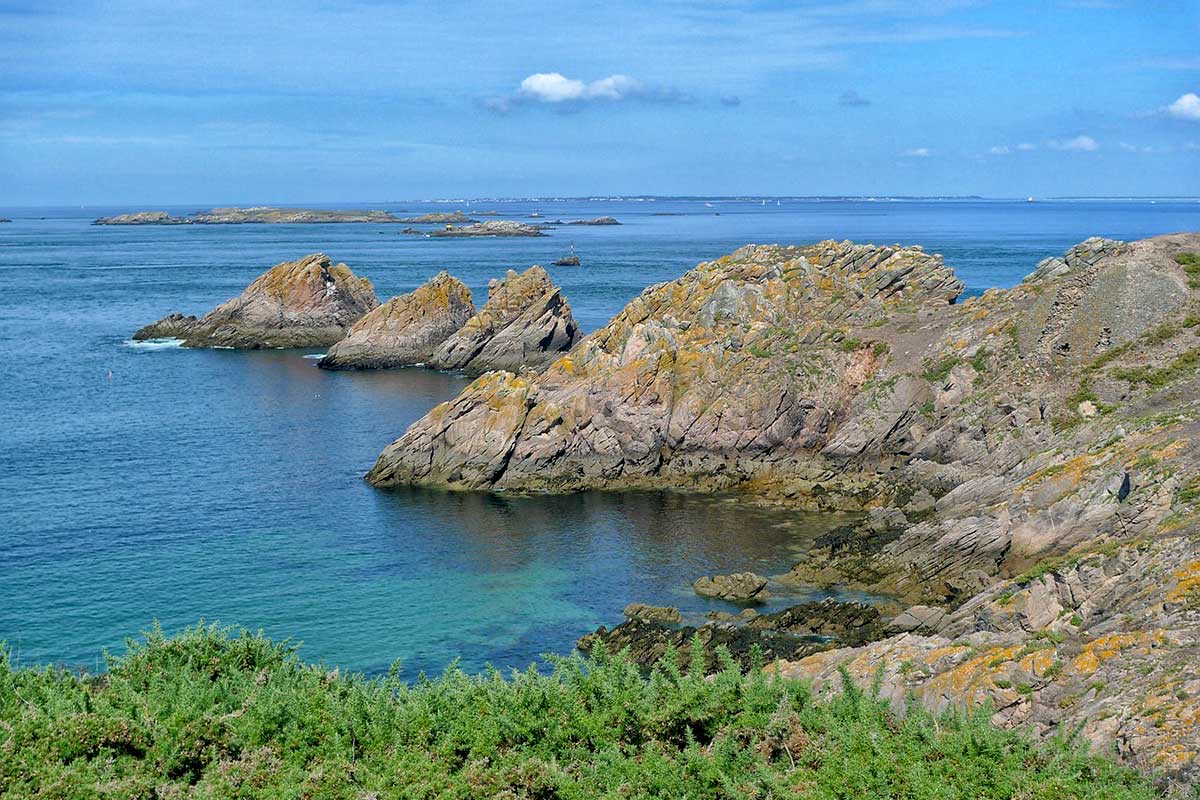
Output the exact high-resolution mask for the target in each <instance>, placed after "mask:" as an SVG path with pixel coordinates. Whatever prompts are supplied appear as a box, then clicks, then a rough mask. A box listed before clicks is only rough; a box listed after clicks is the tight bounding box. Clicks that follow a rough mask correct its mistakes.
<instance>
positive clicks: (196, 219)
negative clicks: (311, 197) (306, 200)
mask: <svg viewBox="0 0 1200 800" xmlns="http://www.w3.org/2000/svg"><path fill="white" fill-rule="evenodd" d="M403 221H404V220H401V219H399V218H398V217H395V216H393V215H392V214H389V213H388V212H386V211H323V210H318V209H307V208H276V207H273V206H255V207H253V208H214V209H212V210H211V211H197V212H195V213H193V214H188V215H187V216H186V217H173V216H171V215H170V214H168V213H167V212H166V211H138V212H136V213H133V214H120V215H118V216H115V217H100V218H99V219H97V220H96V221H95V222H93V223H92V224H93V225H248V224H264V225H289V224H290V225H298V224H312V223H379V222H388V223H390V222H403Z"/></svg>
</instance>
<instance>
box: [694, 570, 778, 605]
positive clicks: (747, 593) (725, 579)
mask: <svg viewBox="0 0 1200 800" xmlns="http://www.w3.org/2000/svg"><path fill="white" fill-rule="evenodd" d="M692 589H693V590H694V591H695V592H696V594H698V595H700V596H701V597H715V598H717V599H719V600H732V601H734V602H739V603H745V602H750V603H762V602H765V601H766V599H767V591H766V589H767V579H766V578H764V577H763V576H762V575H755V574H754V573H753V572H735V573H733V574H732V575H714V576H713V577H711V578H710V577H708V576H707V575H705V576H704V577H703V578H697V579H696V582H695V583H693V584H692Z"/></svg>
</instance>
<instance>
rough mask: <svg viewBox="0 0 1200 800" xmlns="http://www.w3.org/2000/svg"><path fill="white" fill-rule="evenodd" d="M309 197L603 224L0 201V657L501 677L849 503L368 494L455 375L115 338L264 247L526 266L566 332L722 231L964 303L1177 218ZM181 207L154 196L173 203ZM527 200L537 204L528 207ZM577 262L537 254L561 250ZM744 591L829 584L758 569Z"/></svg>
mask: <svg viewBox="0 0 1200 800" xmlns="http://www.w3.org/2000/svg"><path fill="white" fill-rule="evenodd" d="M307 207H326V208H378V209H383V210H388V211H393V212H396V213H398V214H401V215H410V214H411V215H416V214H422V213H427V212H433V211H453V210H458V209H461V210H463V211H466V212H467V213H469V214H482V213H483V212H487V211H492V212H497V213H496V214H495V215H489V216H482V217H480V218H481V219H492V218H496V219H518V220H527V221H553V220H558V219H562V220H572V219H590V218H594V217H599V216H605V215H606V216H612V217H615V218H616V219H618V220H619V221H620V222H621V224H620V225H614V226H604V227H599V226H598V227H587V226H568V227H560V228H554V229H552V230H550V231H549V235H548V236H546V237H543V238H528V239H523V238H498V239H431V238H426V237H423V236H412V235H404V234H402V233H401V232H400V229H401V228H402V227H404V226H401V225H363V224H324V225H319V224H317V225H229V226H179V227H154V226H145V227H108V226H95V225H92V224H91V223H92V221H93V220H94V219H95V218H97V217H100V216H106V215H111V214H118V213H127V212H131V211H137V210H144V208H145V207H143V208H130V207H104V208H99V207H95V208H92V207H89V208H78V207H72V208H0V217H7V218H11V219H12V222H10V223H4V224H0V274H2V275H3V288H2V289H0V342H2V343H3V347H4V356H5V364H4V366H3V370H2V372H0V409H2V410H3V420H2V421H0V641H4V642H6V643H7V644H6V647H7V650H8V652H9V656H10V658H11V659H12V660H13V661H14V662H15V663H17V664H20V665H22V666H29V665H49V664H53V665H61V666H64V667H67V668H70V669H81V670H88V671H99V670H103V669H104V667H105V660H104V659H105V653H111V654H117V655H119V654H120V653H121V652H123V651H124V649H125V647H126V646H127V642H128V641H129V640H130V639H134V640H136V639H137V638H139V637H140V636H141V635H142V634H143V632H145V631H147V630H149V629H151V628H152V626H154V625H155V624H157V625H159V626H161V627H162V629H163V630H165V631H167V632H168V633H173V632H177V631H180V630H182V629H183V628H185V627H188V626H190V625H195V624H197V623H198V622H199V621H200V620H205V621H207V622H208V623H215V622H219V623H220V624H223V625H228V626H235V627H245V628H247V629H250V630H254V631H258V630H261V631H263V632H265V633H266V634H267V635H269V636H271V637H274V638H276V639H280V640H284V639H286V640H289V641H290V642H292V643H293V644H294V645H296V646H297V647H298V648H299V654H300V657H301V658H302V659H303V660H306V661H310V662H321V663H323V664H325V665H327V666H329V667H330V668H333V667H338V668H340V669H342V670H353V671H361V672H365V673H368V674H377V673H380V672H382V671H385V670H387V669H388V668H389V666H390V665H392V664H394V663H395V662H397V661H399V662H400V665H401V670H402V675H406V676H409V677H415V676H417V675H418V674H419V673H421V672H426V673H429V674H436V673H440V672H441V671H442V670H444V669H445V668H447V667H448V666H449V665H451V664H457V665H458V666H460V667H461V668H463V669H466V670H469V671H479V670H483V669H484V668H485V667H486V666H488V665H492V666H494V667H496V668H498V669H501V670H509V669H524V668H527V667H528V666H529V665H530V664H534V663H539V662H540V661H541V660H542V658H543V656H545V655H547V654H559V655H561V654H565V653H569V652H570V651H571V650H572V648H573V647H574V643H575V641H576V639H577V638H578V637H579V636H581V635H583V634H585V633H587V632H589V631H591V630H593V629H594V628H596V627H597V626H598V625H602V624H603V625H608V626H610V627H611V626H613V625H615V624H617V623H619V622H620V621H621V619H622V614H621V612H622V609H623V608H624V606H625V605H626V604H627V603H629V602H632V601H637V602H646V603H653V604H664V605H674V606H677V607H679V608H680V609H682V611H683V612H684V615H685V620H686V621H688V622H691V623H692V624H697V623H699V622H701V621H703V615H704V613H705V612H706V611H710V610H730V611H736V610H737V608H736V607H733V606H729V605H727V604H722V603H720V602H719V601H706V600H703V599H701V598H699V597H697V596H695V594H694V593H693V592H692V590H691V583H692V581H693V580H695V578H697V577H699V576H701V575H711V574H714V573H726V572H731V571H742V570H752V571H755V572H759V573H762V574H764V575H770V576H775V575H780V574H783V573H786V572H787V571H788V569H789V568H790V567H791V566H792V565H793V564H794V563H796V562H797V561H799V560H802V559H803V558H804V553H805V551H806V549H807V548H808V547H809V546H810V545H811V542H812V541H813V539H814V538H815V537H816V536H818V535H820V533H822V532H824V531H826V530H828V529H830V528H831V527H833V526H836V525H839V524H845V523H846V522H847V521H848V520H847V518H843V517H838V516H835V515H815V514H809V513H802V512H797V511H793V510H781V509H772V508H769V507H764V506H762V505H761V504H758V503H754V502H750V501H747V500H746V499H744V498H738V497H736V496H689V495H685V494H675V493H648V492H635V493H601V492H587V493H580V494H573V495H568V496H534V497H513V496H502V495H492V494H482V493H475V494H473V493H446V492H438V491H427V490H421V489H405V490H400V491H380V490H377V489H374V488H372V487H371V486H369V485H367V484H366V483H365V482H364V481H363V474H364V473H365V472H366V471H367V470H368V469H369V468H370V467H371V465H372V463H373V462H374V460H375V458H376V456H377V455H378V454H379V452H380V451H381V450H382V449H383V448H384V446H385V445H387V444H388V443H389V442H391V441H393V440H394V439H396V438H397V437H399V436H400V435H401V434H402V433H403V432H404V430H405V429H406V428H407V426H408V425H409V424H410V423H412V422H413V421H414V420H416V419H418V418H419V417H420V416H422V415H423V414H425V413H426V412H427V411H429V410H430V409H431V408H433V407H434V406H435V405H436V404H437V403H439V402H442V401H444V400H448V399H450V398H451V397H453V396H454V395H455V394H456V393H457V392H459V391H460V390H461V389H462V388H463V387H464V386H465V385H466V383H467V381H466V379H465V378H464V377H463V376H462V375H458V374H454V373H443V372H435V371H430V370H425V369H420V368H412V369H397V370H385V371H376V372H325V371H321V370H318V369H317V368H316V361H315V358H314V357H316V356H319V355H320V352H319V351H304V350H286V351H285V350H279V351H259V352H240V351H232V350H188V349H181V348H179V347H177V346H174V345H173V344H172V343H161V342H160V343H135V342H133V341H131V339H130V335H131V334H132V333H133V331H135V330H136V329H137V328H138V327H140V326H141V325H144V324H146V323H148V322H151V321H153V320H155V319H158V318H159V317H162V316H164V315H166V314H167V313H170V312H173V311H181V312H184V313H194V314H200V313H203V312H205V311H207V310H208V309H210V308H212V307H213V306H215V305H217V304H218V303H220V302H222V301H224V300H226V299H228V298H230V297H232V296H234V295H236V294H238V293H239V292H240V291H241V290H242V289H243V288H244V287H245V286H246V285H247V284H248V283H249V282H250V281H251V280H253V279H254V278H255V277H256V276H258V275H259V274H261V273H262V272H264V271H265V270H266V269H268V268H270V267H271V266H272V265H274V264H277V263H279V262H281V261H285V260H292V259H295V258H297V257H299V256H302V255H305V254H307V253H312V252H324V253H327V254H328V255H330V256H331V257H332V258H333V259H334V260H335V261H344V262H345V263H346V264H348V265H349V266H350V267H351V268H352V269H353V270H354V272H355V273H356V274H358V275H363V276H366V277H369V278H370V279H371V280H372V281H373V283H374V285H375V287H376V291H377V293H378V295H379V297H380V299H381V300H384V299H386V298H387V297H390V296H392V295H394V294H399V293H403V292H408V291H411V290H412V289H414V288H416V287H417V286H418V285H420V284H421V283H423V282H424V281H426V280H427V279H429V278H430V277H432V276H433V275H434V274H436V273H437V272H438V271H440V270H448V271H450V272H451V273H452V274H454V275H456V276H458V277H459V278H461V279H462V280H463V281H465V282H466V283H467V285H468V286H469V287H470V288H471V290H472V292H473V293H474V296H475V300H476V304H477V305H482V303H483V302H484V300H485V299H486V296H487V285H488V281H489V280H491V279H493V278H498V277H501V276H503V275H504V274H505V272H506V271H507V270H509V269H516V270H522V269H525V268H526V267H528V266H530V265H531V264H543V265H547V267H548V269H549V270H550V272H551V275H552V276H553V278H554V280H555V281H557V282H558V283H559V284H560V285H561V286H562V287H563V291H564V293H565V295H566V297H567V299H568V301H569V302H570V304H571V307H572V309H573V310H574V313H575V315H576V317H577V318H578V319H579V321H580V324H581V325H582V326H583V328H584V329H585V331H592V330H595V329H596V328H598V327H600V326H602V325H603V324H604V323H605V322H606V321H607V320H608V319H609V318H611V317H612V316H613V315H614V314H615V313H616V312H617V311H619V310H620V309H621V308H622V306H624V304H625V303H627V302H628V301H629V300H631V299H632V298H634V297H635V296H637V295H638V293H640V292H641V291H642V290H643V289H644V288H645V287H646V286H648V285H650V284H653V283H656V282H659V281H666V280H671V279H673V278H675V277H678V276H679V275H681V274H682V273H683V272H684V271H686V270H687V269H689V268H690V267H692V266H694V265H695V264H697V263H698V262H700V261H704V260H708V259H712V258H716V257H718V256H721V255H723V254H725V253H729V252H731V251H732V250H734V249H736V248H738V247H740V246H742V245H745V244H748V243H760V244H766V243H779V244H807V243H812V242H816V241H819V240H821V239H838V240H841V239H851V240H854V241H856V242H873V243H876V244H890V243H901V244H906V245H908V244H920V245H923V246H924V247H925V248H926V250H927V251H930V252H937V253H941V254H943V255H944V257H945V260H946V263H947V264H949V265H951V266H953V267H954V268H955V269H956V270H957V272H958V275H959V276H960V277H961V278H962V279H963V280H964V281H965V282H966V285H967V293H968V294H978V293H981V292H982V291H984V290H986V289H988V288H990V287H1006V286H1012V285H1013V284H1015V283H1018V282H1019V281H1020V280H1021V279H1022V277H1023V276H1025V275H1026V274H1028V273H1029V272H1030V271H1031V270H1032V269H1033V268H1034V266H1035V265H1036V264H1037V263H1038V262H1039V261H1040V260H1041V259H1043V258H1046V257H1048V256H1053V255H1056V254H1060V253H1062V252H1063V251H1064V250H1066V249H1067V248H1069V247H1070V246H1071V245H1073V244H1075V243H1077V242H1079V241H1081V240H1083V239H1086V238H1088V237H1090V236H1105V237H1111V238H1117V239H1125V240H1130V239H1137V238H1142V237H1146V236H1152V235H1156V234H1162V233H1169V232H1174V231H1183V230H1192V231H1195V230H1200V201H1197V200H1195V199H1179V198H1174V199H1173V198H1157V199H1148V198H1135V199H1068V200H1038V201H1036V202H1028V201H1026V200H1025V199H1024V198H1022V199H1019V200H981V199H916V198H825V199H814V198H662V197H658V198H653V197H640V198H628V197H624V198H613V197H602V198H601V197H598V198H576V199H558V198H538V199H505V200H466V199H453V200H446V201H420V202H415V201H414V202H379V203H365V204H350V203H325V204H309V205H308V206H307ZM205 208H207V206H193V207H181V208H171V207H162V209H161V210H165V211H169V212H172V213H176V214H186V213H189V212H191V211H196V210H203V209H205ZM531 215H539V216H536V217H531ZM572 249H573V250H574V252H575V253H577V254H578V255H579V257H580V259H581V261H582V264H581V265H580V266H578V267H553V266H549V265H550V263H551V262H552V261H553V260H555V259H556V258H559V257H561V256H563V255H565V254H567V253H568V252H570V251H571V250H572ZM770 588H771V592H772V598H771V600H770V602H769V603H768V605H767V608H768V609H773V608H779V607H784V606H787V605H791V604H795V603H797V602H802V601H804V600H808V599H816V598H820V597H825V596H835V597H842V598H858V599H868V600H875V599H877V598H870V597H864V596H862V595H858V594H855V593H854V592H849V591H843V590H839V589H837V588H836V587H835V588H832V589H817V588H804V587H787V586H785V585H783V584H781V583H778V582H773V583H772V585H771V587H770Z"/></svg>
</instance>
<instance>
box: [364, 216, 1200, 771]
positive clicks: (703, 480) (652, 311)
mask: <svg viewBox="0 0 1200 800" xmlns="http://www.w3.org/2000/svg"><path fill="white" fill-rule="evenodd" d="M1196 253H1200V235H1198V234H1177V235H1170V236H1162V237H1156V238H1154V239H1147V240H1142V241H1137V242H1129V243H1124V242H1117V241H1110V240H1103V239H1091V240H1088V241H1087V242H1084V243H1082V244H1081V245H1078V246H1076V247H1074V248H1072V249H1071V250H1070V251H1068V252H1067V253H1066V254H1064V255H1063V256H1061V257H1056V258H1050V259H1047V260H1046V261H1044V262H1042V263H1041V264H1039V265H1038V266H1037V268H1036V269H1035V270H1034V272H1033V273H1032V274H1030V276H1029V277H1028V278H1026V279H1025V280H1024V281H1023V282H1022V283H1021V284H1019V285H1017V286H1015V287H1013V288H1012V289H1007V290H991V291H988V292H986V293H985V294H983V295H982V296H981V297H973V298H969V299H967V300H966V301H964V302H959V301H960V295H961V292H962V288H963V287H962V283H961V282H960V281H959V280H958V279H957V277H955V275H954V273H953V271H952V270H951V269H949V268H948V267H947V266H945V264H944V263H943V261H942V259H941V257H940V256H937V255H934V254H929V253H926V252H924V251H923V250H922V249H920V248H919V247H900V246H886V247H876V246H871V245H856V244H852V243H849V242H832V241H830V242H821V243H819V244H816V245H812V246H807V247H778V246H753V245H752V246H747V247H744V248H742V249H740V250H738V251H736V252H735V253H733V254H731V255H729V256H725V257H723V258H720V259H717V260H716V261H711V262H706V263H703V264H700V265H699V266H697V267H696V268H694V269H693V270H691V271H689V272H688V273H686V274H685V275H684V276H683V277H681V278H679V279H677V280H674V281H670V282H667V283H664V284H659V285H657V286H652V287H650V288H648V289H647V290H646V291H645V292H643V293H642V295H641V296H639V297H638V298H636V299H635V300H633V301H632V302H631V303H630V304H629V305H627V306H626V307H625V309H624V310H623V311H621V312H620V313H619V314H618V315H617V316H616V317H614V318H613V320H612V321H611V322H610V323H609V324H608V325H606V326H605V327H603V328H601V329H600V330H598V331H596V332H595V333H593V334H591V335H590V336H588V337H587V338H585V339H584V340H583V341H581V342H580V343H579V344H578V345H576V346H575V347H574V348H573V349H572V350H571V351H570V352H569V353H568V354H567V355H564V356H562V357H560V358H558V359H557V360H555V361H554V362H553V363H551V364H550V365H549V366H548V367H547V368H546V369H545V370H544V371H543V372H541V373H540V374H523V375H517V374H513V373H510V372H504V371H498V372H490V373H488V374H486V375H484V376H482V377H480V378H479V379H477V380H476V381H475V382H474V383H472V384H471V385H470V386H468V387H467V388H466V389H465V390H464V391H463V393H462V394H461V395H459V397H457V398H455V399H454V400H451V401H449V402H447V403H443V404H442V405H439V406H438V407H437V408H435V409H434V410H432V411H431V412H430V413H429V414H428V415H427V416H426V417H424V418H423V419H421V420H419V421H417V422H416V423H414V424H413V425H412V426H411V427H410V428H409V430H408V431H407V432H406V433H405V434H404V435H403V436H402V437H401V438H400V439H398V440H397V441H396V442H394V443H393V444H392V445H390V446H389V447H388V448H387V449H386V450H385V451H384V452H383V453H382V454H381V456H380V457H379V460H378V461H377V463H376V464H375V466H374V468H373V469H372V470H371V472H370V473H369V474H368V479H369V480H370V481H372V482H373V483H375V484H376V485H379V486H393V485H401V484H417V485H425V486H437V487H442V488H451V489H488V490H506V491H538V492H545V491H550V492H565V491H576V490H583V489H630V488H674V489H683V490H690V491H716V490H732V491H740V492H746V493H751V494H753V495H755V496H757V497H759V498H762V500H763V501H764V502H772V503H784V504H793V505H796V506H798V507H804V508H816V509H840V510H856V511H860V512H863V513H862V517H861V519H860V521H859V522H856V523H853V524H851V525H847V526H845V527H843V528H840V529H838V530H835V531H833V532H831V533H828V534H826V535H824V536H823V537H822V538H821V539H820V540H819V541H818V542H817V544H816V546H815V547H814V548H813V549H812V551H811V552H810V553H809V554H808V556H807V557H806V558H805V560H804V561H803V562H802V563H800V564H797V565H796V567H795V568H794V569H793V570H792V571H791V572H790V573H789V574H787V575H783V576H777V578H776V579H777V580H781V581H784V582H788V581H791V582H795V583H797V584H803V585H806V586H812V585H829V586H843V587H844V586H848V587H853V588H857V589H862V590H866V591H869V592H873V593H876V594H879V595H886V596H890V597H892V598H895V601H896V602H897V603H898V606H897V607H896V608H895V609H888V610H887V613H886V614H885V615H883V616H882V617H881V618H879V619H871V620H869V619H868V617H870V616H871V615H870V614H869V613H867V614H859V615H857V616H854V614H852V613H851V611H852V610H851V611H847V610H845V609H843V610H841V611H838V612H837V614H835V615H834V616H836V617H837V618H838V619H840V620H843V621H845V620H847V619H849V617H847V614H850V616H851V617H853V619H856V620H860V622H861V624H850V623H849V622H846V624H844V625H843V626H842V628H840V629H834V628H829V627H824V628H823V627H822V626H821V625H814V624H811V622H812V620H814V619H815V620H820V619H821V617H822V614H823V613H824V614H825V615H826V616H828V613H829V612H821V611H817V610H814V609H801V610H799V611H795V610H791V609H790V610H789V612H790V616H789V617H788V620H785V621H780V622H777V623H776V624H774V626H772V625H771V624H770V623H759V622H756V620H757V619H758V615H746V617H745V618H741V619H738V620H736V621H734V620H728V619H723V620H719V621H714V622H710V623H708V624H706V625H702V626H700V627H698V628H690V627H679V626H677V625H672V624H668V623H664V622H655V621H651V620H647V619H646V618H644V616H634V617H632V618H631V619H630V620H628V621H627V622H626V623H623V624H622V625H620V626H618V627H617V628H615V629H613V630H612V631H608V630H606V629H601V630H600V631H598V632H597V633H596V634H594V635H592V638H590V639H589V640H587V641H585V642H584V643H583V644H584V646H587V645H589V644H590V643H591V642H593V641H596V640H603V641H605V642H606V643H608V644H609V645H610V646H615V647H624V646H628V647H630V648H631V649H632V650H633V651H634V653H635V655H638V654H640V658H641V660H643V662H648V661H651V660H653V659H654V658H656V657H657V655H661V653H662V652H665V650H666V648H667V647H668V646H681V645H684V644H685V643H686V642H687V641H688V640H689V639H690V637H691V636H692V635H699V636H700V637H701V639H702V640H703V641H704V643H705V644H706V645H708V646H709V652H711V651H712V649H713V648H715V647H716V645H719V644H720V645H725V646H726V648H727V649H729V650H730V651H731V652H733V653H734V654H735V657H738V655H737V654H739V653H743V654H744V653H748V652H749V651H750V648H751V647H752V646H753V645H754V644H758V645H759V647H760V648H761V649H762V650H763V652H764V653H765V655H766V656H767V657H768V658H772V657H774V658H779V659H781V661H780V663H778V664H776V665H774V666H773V667H772V669H776V670H779V671H782V672H784V673H785V674H789V675H797V676H806V677H810V678H814V679H816V680H817V681H818V687H819V688H820V689H821V690H822V691H825V690H828V691H837V690H838V689H839V687H840V686H841V684H840V682H838V681H837V680H831V678H832V677H833V676H834V675H835V674H836V672H837V669H838V666H839V665H840V664H843V663H847V664H849V668H850V671H851V673H852V674H854V675H856V676H859V677H863V678H865V680H864V682H865V683H870V682H871V677H872V676H873V675H874V674H875V672H876V671H877V670H882V672H881V673H880V674H881V675H882V678H881V681H882V687H883V691H885V692H886V693H887V694H888V696H889V697H892V698H894V699H895V700H896V703H897V706H898V707H900V706H902V700H903V697H904V696H905V695H906V694H907V693H910V692H911V693H914V694H915V695H916V697H917V699H918V700H919V701H920V702H922V703H923V704H925V705H926V706H928V707H930V708H935V709H937V708H944V707H947V706H950V705H972V704H975V703H978V702H980V701H983V700H991V701H992V703H993V708H994V709H995V711H994V717H993V719H994V721H995V722H997V723H998V724H1001V725H1006V726H1011V725H1023V726H1026V727H1028V728H1030V729H1031V730H1033V731H1034V732H1035V733H1038V734H1039V735H1047V736H1048V735H1052V734H1055V733H1066V732H1070V731H1073V730H1076V729H1081V730H1082V731H1083V735H1084V736H1085V737H1086V738H1087V739H1089V740H1090V741H1092V742H1094V743H1096V744H1099V745H1102V746H1105V747H1107V746H1116V748H1117V750H1118V752H1119V754H1120V755H1121V756H1122V757H1123V758H1125V759H1127V760H1128V761H1130V762H1132V763H1135V764H1137V765H1139V766H1143V767H1149V768H1152V769H1155V770H1161V771H1164V772H1165V773H1166V774H1168V775H1170V776H1172V777H1174V778H1176V779H1181V780H1192V779H1196V778H1198V777H1200V771H1198V767H1197V762H1196V759H1197V753H1200V667H1197V666H1196V665H1197V664H1200V447H1197V444H1196V443H1197V438H1198V436H1200V399H1198V398H1200V336H1198V335H1197V334H1198V333H1200V256H1196V255H1194V254H1196ZM761 616H768V615H761ZM763 625H767V627H765V628H764V627H762V626H763ZM617 631H621V633H620V634H619V635H615V634H617ZM864 631H865V633H863V632H864ZM779 637H785V638H783V639H780V638H779ZM789 642H790V644H789ZM789 648H790V649H789ZM833 648H840V649H833Z"/></svg>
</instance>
